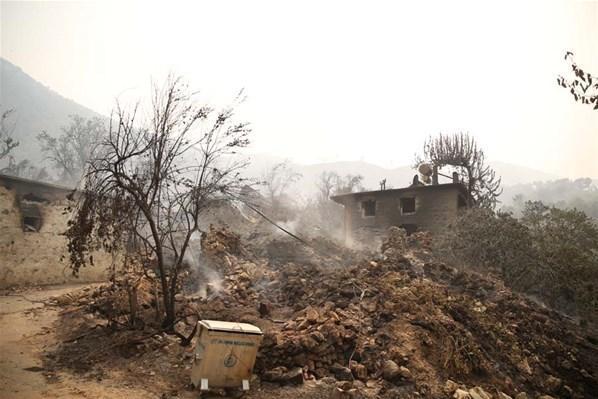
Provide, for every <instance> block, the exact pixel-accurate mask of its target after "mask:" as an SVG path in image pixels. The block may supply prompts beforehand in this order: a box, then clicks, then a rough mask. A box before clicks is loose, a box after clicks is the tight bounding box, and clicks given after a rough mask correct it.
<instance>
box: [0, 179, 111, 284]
mask: <svg viewBox="0 0 598 399" xmlns="http://www.w3.org/2000/svg"><path fill="white" fill-rule="evenodd" d="M18 191H21V190H20V189H18V188H14V189H8V188H6V187H3V186H2V185H0V288H8V287H13V286H22V285H32V284H62V283H68V282H95V281H105V280H106V279H107V278H108V265H109V264H110V258H111V257H110V255H108V254H105V253H104V254H94V263H95V265H94V266H91V267H86V268H84V269H82V270H81V272H80V277H79V278H76V277H73V276H72V274H71V271H70V269H69V267H68V252H67V248H66V243H67V240H66V237H65V236H64V235H63V233H64V231H65V230H66V223H67V215H64V214H63V212H64V208H65V205H66V199H62V200H60V199H57V198H56V197H54V198H52V200H51V201H40V200H39V199H41V198H36V199H35V200H33V201H31V200H29V201H28V200H24V199H23V198H22V196H21V195H20V194H18V193H17V192H18ZM30 198H31V197H30ZM21 202H22V204H21ZM21 205H25V206H23V209H28V210H27V211H26V212H30V211H31V209H37V210H39V215H40V216H41V224H40V227H39V231H34V230H35V229H31V228H28V227H27V226H24V225H23V214H22V212H21V207H22V206H21ZM34 227H35V226H34ZM63 255H64V256H65V258H66V259H65V260H64V261H61V260H60V258H61V257H62V256H63Z"/></svg>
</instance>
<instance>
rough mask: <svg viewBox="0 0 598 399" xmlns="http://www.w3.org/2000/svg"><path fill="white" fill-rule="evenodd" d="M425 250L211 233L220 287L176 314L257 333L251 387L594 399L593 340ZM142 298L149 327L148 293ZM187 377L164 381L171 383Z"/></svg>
mask: <svg viewBox="0 0 598 399" xmlns="http://www.w3.org/2000/svg"><path fill="white" fill-rule="evenodd" d="M430 242H431V237H430V236H429V235H428V234H424V233H420V234H416V235H412V236H409V237H407V236H406V235H405V233H404V231H403V230H401V229H391V230H390V231H389V237H388V239H387V240H386V241H385V242H384V244H383V246H382V251H381V252H380V253H378V254H372V253H364V252H358V251H353V250H350V249H347V248H345V247H342V246H340V245H337V244H335V243H334V242H331V241H328V240H315V239H314V240H309V241H308V242H307V245H305V244H304V243H300V242H298V241H296V240H293V239H292V238H290V237H289V238H285V239H282V238H280V237H277V238H275V239H274V240H272V241H271V242H270V243H269V244H268V243H265V244H264V245H261V244H260V245H259V246H258V247H256V246H252V245H248V244H246V243H244V242H243V240H241V239H240V238H239V236H237V235H236V234H234V233H232V232H231V231H228V230H226V229H216V228H210V229H209V230H208V231H207V232H206V233H205V234H204V235H203V237H202V253H203V262H204V263H205V267H206V268H209V269H210V270H212V271H217V272H218V273H220V278H221V279H220V281H218V282H217V284H214V287H213V289H211V290H207V295H203V296H200V295H198V294H197V293H195V292H193V293H188V294H186V295H177V302H178V308H179V309H180V312H181V314H193V315H199V317H201V318H203V319H218V320H226V321H241V322H248V323H252V324H255V325H257V326H258V327H260V328H261V329H262V331H263V332H264V340H263V343H262V345H261V348H260V351H259V353H258V358H257V361H256V365H255V369H254V372H255V373H256V374H257V377H258V378H259V379H260V380H261V381H264V382H267V383H276V384H302V383H304V381H306V380H316V381H323V382H327V386H329V385H332V386H333V387H334V389H333V390H332V394H331V395H332V396H331V397H332V398H335V399H340V398H397V397H402V398H403V397H404V398H457V399H466V398H471V399H487V398H495V399H496V398H498V399H506V398H509V397H511V398H518V399H525V398H530V399H531V398H542V399H549V398H551V397H553V398H591V397H595V395H596V392H598V339H596V336H595V335H594V334H593V333H591V331H590V330H589V329H588V328H586V327H584V328H582V327H580V326H578V325H576V324H575V323H573V321H572V320H571V319H570V318H568V317H566V316H564V315H561V314H559V313H557V312H555V311H552V310H550V309H547V308H545V307H542V306H540V305H538V304H536V303H535V302H533V301H531V300H529V299H527V298H525V297H523V296H521V295H519V294H516V293H513V292H512V291H510V290H509V289H508V288H505V286H504V285H503V284H502V283H501V282H500V281H499V280H497V279H493V278H490V277H483V276H480V275H478V274H472V273H466V272H462V271H458V270H456V269H453V268H451V267H448V266H446V265H445V264H443V263H441V262H439V261H438V260H435V259H434V256H433V254H432V253H431V251H430ZM198 278H200V279H201V278H207V277H206V276H202V275H201V273H200V275H199V277H198ZM210 278H212V279H213V278H214V276H210ZM139 287H140V288H139V289H140V290H141V291H144V292H141V293H140V298H142V299H143V301H141V302H142V303H140V305H143V306H141V308H142V309H146V308H147V309H146V312H147V315H148V316H147V317H155V311H154V309H153V306H154V305H155V302H156V300H155V298H156V295H155V294H156V292H155V291H156V289H158V288H157V285H156V284H154V283H153V282H151V281H150V282H149V283H146V282H145V281H144V282H143V284H140V285H139ZM146 290H147V291H148V292H149V293H146V292H145V291H146ZM107 293H109V291H107V289H105V288H103V290H99V291H97V295H95V294H94V295H88V294H87V295H86V297H87V298H92V301H91V302H90V304H89V305H90V306H88V308H89V309H92V310H93V309H95V312H96V313H97V307H98V304H102V306H103V307H105V305H103V304H104V302H105V298H104V297H105V294H107ZM83 302H85V301H83ZM195 322H196V320H195V319H193V320H188V322H187V324H186V326H187V327H189V328H190V327H191V326H193V324H194V323H195ZM147 324H149V323H146V326H147ZM182 328H185V327H184V326H183V327H182ZM98 336H99V335H98ZM91 337H93V336H90V337H86V338H85V339H81V340H79V341H78V343H77V345H79V346H80V347H81V346H82V345H83V344H84V343H85V342H86V340H89V341H90V342H91V339H92V338H91ZM72 345H74V344H72ZM65 347H66V346H65ZM89 347H94V345H91V343H90V344H89ZM87 358H89V359H91V360H90V361H92V360H93V361H94V362H95V363H94V364H99V363H100V359H96V358H93V359H92V357H91V356H87V357H86V359H87ZM154 363H156V361H155V359H153V358H152V364H154ZM187 368H188V367H187V366H186V367H180V368H176V369H174V371H173V374H172V375H173V376H174V377H176V379H177V380H182V379H184V378H186V377H185V373H188V371H187V370H186V369H187ZM176 373H179V374H180V375H179V374H176ZM174 377H173V378H174Z"/></svg>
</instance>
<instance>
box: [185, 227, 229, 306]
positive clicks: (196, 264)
mask: <svg viewBox="0 0 598 399" xmlns="http://www.w3.org/2000/svg"><path fill="white" fill-rule="evenodd" d="M185 262H186V263H187V264H188V265H190V267H191V276H192V284H191V287H190V288H191V290H194V291H195V294H196V295H198V296H200V297H201V298H203V299H208V300H209V299H212V298H214V297H217V296H218V295H220V293H221V292H222V289H223V281H224V279H223V276H222V275H221V274H220V273H219V272H218V271H217V270H215V269H213V268H211V267H210V266H209V265H208V264H207V263H206V262H205V260H204V258H203V257H202V250H201V235H200V233H199V232H198V231H194V232H193V233H192V234H191V239H190V240H189V249H188V250H187V253H186V254H185Z"/></svg>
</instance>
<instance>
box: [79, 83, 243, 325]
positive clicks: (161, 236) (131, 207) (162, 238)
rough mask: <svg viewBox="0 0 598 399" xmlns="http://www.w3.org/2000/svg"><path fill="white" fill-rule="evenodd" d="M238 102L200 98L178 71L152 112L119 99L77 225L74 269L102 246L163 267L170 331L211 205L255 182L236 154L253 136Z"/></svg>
mask: <svg viewBox="0 0 598 399" xmlns="http://www.w3.org/2000/svg"><path fill="white" fill-rule="evenodd" d="M237 100H238V98H237ZM233 107H234V105H233V106H231V107H228V108H226V109H224V110H221V111H215V110H214V109H213V108H211V107H208V106H205V105H198V104H197V102H196V94H195V93H191V92H189V90H188V88H187V87H186V85H185V84H183V82H182V81H181V79H180V78H173V77H171V78H169V79H168V81H167V83H166V85H165V86H164V88H161V89H160V88H156V87H154V93H153V97H152V106H151V112H150V116H149V117H148V119H147V120H142V119H141V118H139V116H138V112H137V111H138V107H134V108H133V109H131V110H130V111H127V110H125V109H124V108H122V107H120V105H117V108H116V111H115V113H114V117H113V118H111V122H110V125H109V128H108V133H107V135H106V137H105V138H104V139H103V140H102V141H101V142H100V144H99V146H98V148H97V152H96V155H94V156H93V157H92V158H91V160H90V161H89V162H88V170H87V172H86V174H85V176H84V186H83V189H82V191H81V197H80V199H79V201H78V204H77V207H76V212H75V216H74V218H73V219H72V220H71V221H70V223H69V228H68V231H67V237H68V240H69V242H68V248H69V252H70V260H71V265H72V269H73V272H74V273H77V272H78V271H79V269H80V268H81V267H83V266H85V265H86V264H88V263H91V259H90V258H91V256H90V251H92V250H94V249H98V248H103V249H104V250H106V251H109V252H113V253H114V252H117V253H125V254H127V255H125V256H129V254H134V256H137V257H139V258H140V259H142V263H143V267H144V269H146V270H152V271H154V272H155V274H156V275H157V276H158V278H159V281H160V288H161V294H160V295H161V300H162V303H163V306H164V319H163V322H162V325H163V327H164V328H165V329H167V330H171V331H172V330H174V322H175V299H174V298H175V294H176V293H177V292H178V290H179V281H178V280H179V276H180V274H181V271H182V270H183V268H184V259H185V255H186V254H187V253H188V251H189V246H190V241H191V238H192V235H193V234H194V233H195V232H197V231H199V224H200V218H201V215H202V212H203V211H204V210H206V209H207V208H208V207H210V206H211V205H213V204H215V203H217V202H220V201H229V200H230V199H231V198H233V197H235V196H236V195H237V194H238V192H239V191H240V190H241V189H242V187H243V186H245V185H246V181H245V180H244V179H243V178H242V177H241V176H240V170H241V169H242V168H243V167H244V166H245V165H246V163H245V162H243V161H235V160H234V159H233V158H232V156H231V155H232V154H235V153H236V152H237V150H238V149H240V148H242V147H245V146H246V145H247V144H248V143H249V141H248V134H249V132H250V129H249V127H248V125H247V124H246V123H234V122H233V121H232V119H233V116H234V114H233Z"/></svg>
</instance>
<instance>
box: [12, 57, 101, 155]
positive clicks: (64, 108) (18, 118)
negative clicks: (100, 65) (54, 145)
mask: <svg viewBox="0 0 598 399" xmlns="http://www.w3.org/2000/svg"><path fill="white" fill-rule="evenodd" d="M7 109H13V110H14V116H13V117H12V120H11V122H13V121H14V126H15V130H14V132H13V136H14V138H15V139H16V140H18V141H19V142H20V144H19V146H18V147H17V148H16V149H15V150H14V154H13V155H14V156H15V158H16V159H17V161H21V160H23V159H29V160H30V161H32V162H35V163H39V162H40V161H42V160H43V156H42V154H41V153H40V150H39V145H38V142H37V140H36V136H37V135H38V134H39V133H41V132H42V131H43V130H46V131H47V132H48V133H49V134H50V135H58V134H59V133H60V127H61V126H64V125H66V124H68V122H69V119H68V116H69V115H81V116H83V117H88V118H89V117H94V116H100V115H99V114H97V113H96V112H94V111H92V110H90V109H89V108H86V107H84V106H82V105H80V104H77V103H76V102H74V101H73V100H69V99H68V98H64V97H63V96H61V95H60V94H58V93H56V92H55V91H53V90H52V89H50V88H49V87H47V86H44V85H43V84H42V83H40V82H38V81H36V80H35V79H33V78H32V77H31V76H29V75H28V74H27V73H26V72H24V71H23V70H21V68H19V67H18V66H16V65H14V64H12V63H11V62H9V61H7V60H5V59H3V58H0V111H1V112H4V111H5V110H7Z"/></svg>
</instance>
